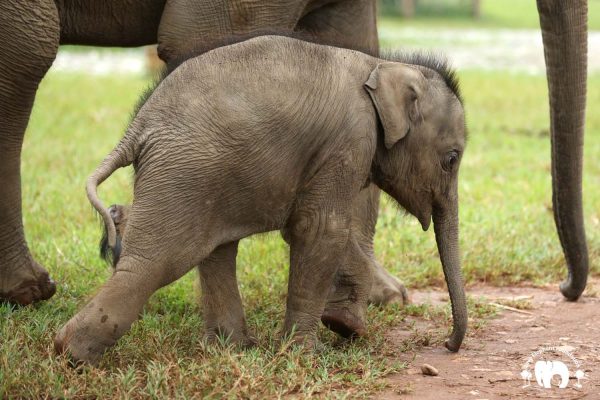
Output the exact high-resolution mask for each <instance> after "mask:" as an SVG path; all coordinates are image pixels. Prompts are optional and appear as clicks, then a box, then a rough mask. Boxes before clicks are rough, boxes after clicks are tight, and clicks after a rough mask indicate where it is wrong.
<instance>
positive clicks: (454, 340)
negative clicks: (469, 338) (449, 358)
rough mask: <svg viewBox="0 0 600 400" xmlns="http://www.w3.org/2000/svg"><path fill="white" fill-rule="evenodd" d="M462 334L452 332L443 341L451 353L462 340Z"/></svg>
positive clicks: (456, 349) (454, 351)
mask: <svg viewBox="0 0 600 400" xmlns="http://www.w3.org/2000/svg"><path fill="white" fill-rule="evenodd" d="M463 336H464V335H462V336H461V335H457V334H455V332H452V336H450V338H448V339H447V340H446V341H445V342H444V346H445V347H446V348H447V349H448V350H449V351H451V352H452V353H456V352H458V350H459V349H460V346H461V344H462V341H463Z"/></svg>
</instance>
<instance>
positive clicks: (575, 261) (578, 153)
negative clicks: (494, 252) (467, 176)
mask: <svg viewBox="0 0 600 400" xmlns="http://www.w3.org/2000/svg"><path fill="white" fill-rule="evenodd" d="M537 5H538V11H539V13H540V24H541V27H542V36H543V40H544V53H545V57H546V69H547V74H548V89H549V97H550V130H551V135H552V203H553V210H554V221H555V222H556V227H557V230H558V236H559V238H560V243H561V245H562V248H563V251H564V254H565V258H566V261H567V267H568V269H569V275H568V278H567V280H566V281H564V282H563V283H562V284H561V286H560V289H561V291H562V293H563V295H564V296H565V297H566V298H567V299H569V300H577V299H578V298H579V296H581V293H582V292H583V290H584V289H585V285H586V282H587V274H588V252H587V245H586V240H585V229H584V224H583V206H582V188H581V179H582V163H583V135H584V126H585V125H584V124H585V103H586V83H587V82H586V80H587V0H572V1H561V0H538V2H537Z"/></svg>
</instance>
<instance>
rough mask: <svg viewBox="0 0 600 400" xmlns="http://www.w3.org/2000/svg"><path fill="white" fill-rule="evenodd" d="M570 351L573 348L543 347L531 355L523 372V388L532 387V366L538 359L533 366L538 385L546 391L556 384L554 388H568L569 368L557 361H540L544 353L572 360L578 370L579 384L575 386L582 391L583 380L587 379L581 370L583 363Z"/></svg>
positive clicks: (576, 372)
mask: <svg viewBox="0 0 600 400" xmlns="http://www.w3.org/2000/svg"><path fill="white" fill-rule="evenodd" d="M570 350H572V348H568V347H567V346H561V347H543V348H541V349H539V350H538V351H535V352H533V353H531V355H530V356H529V357H528V358H527V361H526V362H525V365H523V370H522V371H521V378H522V379H523V382H524V384H523V387H524V388H526V387H529V386H531V379H532V378H533V374H532V373H531V366H532V364H533V362H534V360H535V359H536V358H537V359H538V361H536V362H535V364H534V366H533V373H534V374H535V381H536V382H537V384H538V385H539V386H540V387H542V388H544V389H550V388H552V387H553V382H554V386H558V388H559V389H564V388H566V387H567V386H568V385H569V368H568V367H567V364H565V362H563V361H560V360H556V359H554V360H551V361H548V360H545V359H540V358H541V357H540V356H541V355H543V354H544V353H552V354H554V355H557V354H561V353H562V354H563V355H565V356H567V357H568V358H569V359H570V363H572V364H573V365H574V366H575V367H576V368H577V370H576V371H575V374H574V377H575V378H576V379H577V382H576V383H575V384H574V385H573V386H574V387H575V388H577V389H580V388H581V387H582V385H581V380H582V379H585V373H584V371H583V370H582V369H581V362H579V360H577V359H576V358H575V357H574V356H573V354H572V353H571V352H570ZM570 363H569V364H570ZM555 377H558V379H555V380H554V381H553V378H555Z"/></svg>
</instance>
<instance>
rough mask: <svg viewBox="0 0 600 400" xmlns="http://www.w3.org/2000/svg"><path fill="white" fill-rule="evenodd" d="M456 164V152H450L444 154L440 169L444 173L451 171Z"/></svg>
mask: <svg viewBox="0 0 600 400" xmlns="http://www.w3.org/2000/svg"><path fill="white" fill-rule="evenodd" d="M457 163H458V151H456V150H452V151H449V152H447V153H446V155H445V156H444V162H443V163H442V167H443V168H444V170H446V171H448V172H449V171H452V169H453V168H454V166H455V165H456V164H457Z"/></svg>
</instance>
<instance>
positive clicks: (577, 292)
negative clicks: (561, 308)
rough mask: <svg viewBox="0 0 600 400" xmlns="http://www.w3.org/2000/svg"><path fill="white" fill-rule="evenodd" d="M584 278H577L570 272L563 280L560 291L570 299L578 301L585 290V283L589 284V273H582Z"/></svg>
mask: <svg viewBox="0 0 600 400" xmlns="http://www.w3.org/2000/svg"><path fill="white" fill-rule="evenodd" d="M581 276H582V277H583V279H580V280H575V279H573V277H572V276H571V274H569V277H568V278H567V279H566V280H565V281H563V282H561V284H560V286H559V287H560V291H561V293H562V294H563V296H565V298H566V299H567V300H568V301H577V300H579V298H580V297H581V295H582V294H583V291H584V290H585V285H586V284H587V273H585V274H582V275H581Z"/></svg>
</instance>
